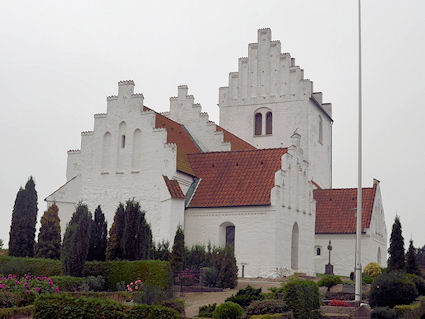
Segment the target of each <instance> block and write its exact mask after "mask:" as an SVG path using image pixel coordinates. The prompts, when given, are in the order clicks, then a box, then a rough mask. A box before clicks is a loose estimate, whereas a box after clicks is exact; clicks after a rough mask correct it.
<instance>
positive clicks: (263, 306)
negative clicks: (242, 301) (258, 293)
mask: <svg viewBox="0 0 425 319" xmlns="http://www.w3.org/2000/svg"><path fill="white" fill-rule="evenodd" d="M288 310H289V308H288V305H287V304H286V303H285V302H284V301H283V300H276V299H266V300H255V301H253V302H252V303H251V304H250V305H249V306H248V308H247V309H246V314H247V315H248V316H252V315H265V314H273V313H284V312H286V311H288Z"/></svg>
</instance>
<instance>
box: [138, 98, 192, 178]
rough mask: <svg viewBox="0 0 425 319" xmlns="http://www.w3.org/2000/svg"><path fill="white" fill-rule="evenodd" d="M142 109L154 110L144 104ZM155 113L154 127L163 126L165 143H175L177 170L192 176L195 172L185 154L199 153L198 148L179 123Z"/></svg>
mask: <svg viewBox="0 0 425 319" xmlns="http://www.w3.org/2000/svg"><path fill="white" fill-rule="evenodd" d="M143 110H144V111H153V112H155V111H154V110H152V109H150V108H148V107H146V106H143ZM155 114H156V118H155V128H165V129H166V130H167V143H174V144H176V145H177V170H179V171H181V172H184V173H187V174H190V175H193V176H194V175H195V174H194V172H193V170H192V168H191V167H190V163H189V161H188V159H187V154H189V153H199V152H200V150H199V148H198V147H197V146H196V144H195V142H194V141H193V139H192V138H191V136H190V135H189V133H188V132H187V131H186V129H185V128H184V127H183V126H182V125H181V124H179V123H177V122H174V121H173V120H170V119H169V118H167V117H165V116H164V115H161V114H159V113H157V112H155Z"/></svg>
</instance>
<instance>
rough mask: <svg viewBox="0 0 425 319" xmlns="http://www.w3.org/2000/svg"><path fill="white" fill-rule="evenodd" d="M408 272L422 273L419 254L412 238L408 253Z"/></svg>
mask: <svg viewBox="0 0 425 319" xmlns="http://www.w3.org/2000/svg"><path fill="white" fill-rule="evenodd" d="M406 272H407V273H409V274H414V275H420V271H419V265H418V256H417V254H416V251H415V248H414V247H413V240H410V244H409V249H408V250H407V253H406Z"/></svg>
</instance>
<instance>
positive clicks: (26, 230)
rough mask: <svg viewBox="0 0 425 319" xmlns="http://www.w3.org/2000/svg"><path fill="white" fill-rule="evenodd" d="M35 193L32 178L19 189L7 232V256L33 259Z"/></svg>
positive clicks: (35, 211) (35, 213)
mask: <svg viewBox="0 0 425 319" xmlns="http://www.w3.org/2000/svg"><path fill="white" fill-rule="evenodd" d="M37 211H38V208H37V191H36V190H35V183H34V180H33V178H32V177H30V178H29V180H28V181H27V183H26V185H25V188H24V189H23V188H22V187H21V188H20V189H19V191H18V193H17V195H16V200H15V205H14V207H13V212H12V223H11V226H10V232H9V236H10V239H9V255H10V256H15V257H34V238H35V225H36V222H37Z"/></svg>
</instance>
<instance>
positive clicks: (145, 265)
mask: <svg viewBox="0 0 425 319" xmlns="http://www.w3.org/2000/svg"><path fill="white" fill-rule="evenodd" d="M83 274H84V275H85V276H98V275H100V276H102V277H103V278H105V280H106V286H107V288H108V289H109V290H115V289H116V288H117V284H119V283H121V282H125V283H126V284H128V283H130V282H132V281H134V280H136V279H140V280H142V282H143V284H144V285H145V286H146V285H147V286H151V287H159V288H160V290H161V291H162V292H163V293H164V297H165V298H166V299H169V298H172V297H173V275H172V272H171V267H170V264H169V263H168V262H166V261H160V260H137V261H121V260H117V261H106V262H96V261H90V262H86V264H85V267H84V272H83Z"/></svg>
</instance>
